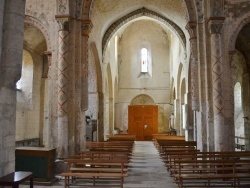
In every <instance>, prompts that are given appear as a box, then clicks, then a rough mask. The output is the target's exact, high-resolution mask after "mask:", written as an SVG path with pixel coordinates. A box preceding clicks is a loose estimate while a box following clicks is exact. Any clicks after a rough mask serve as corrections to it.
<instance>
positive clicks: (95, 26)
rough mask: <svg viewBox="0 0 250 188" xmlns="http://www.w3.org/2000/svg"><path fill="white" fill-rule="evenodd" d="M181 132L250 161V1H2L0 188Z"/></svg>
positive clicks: (204, 146)
mask: <svg viewBox="0 0 250 188" xmlns="http://www.w3.org/2000/svg"><path fill="white" fill-rule="evenodd" d="M171 131H174V134H176V135H177V136H184V137H185V140H186V141H197V148H198V149H199V150H200V151H234V150H237V149H240V150H244V151H249V150H250V140H249V139H250V0H0V176H3V175H5V174H8V173H10V172H13V171H15V166H16V156H15V151H16V148H18V147H19V146H37V147H44V148H54V149H55V157H56V159H64V158H67V157H69V156H71V155H74V154H76V153H78V152H79V151H82V150H84V149H85V148H86V142H87V141H96V142H101V141H106V140H107V137H106V136H107V135H115V134H132V135H136V140H137V141H151V140H152V135H153V134H161V133H169V132H171Z"/></svg>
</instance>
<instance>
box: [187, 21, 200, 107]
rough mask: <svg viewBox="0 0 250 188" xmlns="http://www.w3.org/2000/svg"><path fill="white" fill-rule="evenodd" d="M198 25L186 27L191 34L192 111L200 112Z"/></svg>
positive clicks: (192, 24) (193, 23)
mask: <svg viewBox="0 0 250 188" xmlns="http://www.w3.org/2000/svg"><path fill="white" fill-rule="evenodd" d="M196 28H197V23H196V22H189V23H188V24H187V26H186V29H187V30H188V32H189V34H190V39H189V41H190V49H191V50H190V53H191V55H190V71H191V92H192V97H191V99H192V110H195V111H198V110H199V88H198V54H197V29H196Z"/></svg>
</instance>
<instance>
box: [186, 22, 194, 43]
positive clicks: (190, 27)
mask: <svg viewBox="0 0 250 188" xmlns="http://www.w3.org/2000/svg"><path fill="white" fill-rule="evenodd" d="M186 29H187V30H188V32H189V35H190V40H192V39H197V22H188V23H187V25H186Z"/></svg>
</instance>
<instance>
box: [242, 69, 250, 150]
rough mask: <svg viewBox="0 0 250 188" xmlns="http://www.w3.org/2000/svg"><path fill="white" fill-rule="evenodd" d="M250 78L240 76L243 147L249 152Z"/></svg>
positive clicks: (247, 75)
mask: <svg viewBox="0 0 250 188" xmlns="http://www.w3.org/2000/svg"><path fill="white" fill-rule="evenodd" d="M249 81H250V78H249V74H248V73H245V74H244V75H243V76H242V90H243V91H242V107H243V113H244V117H243V118H244V132H245V136H244V137H245V138H246V140H245V145H246V150H247V151H250V140H249V139H250V114H249V102H250V100H249V97H250V96H249V91H250V82H249Z"/></svg>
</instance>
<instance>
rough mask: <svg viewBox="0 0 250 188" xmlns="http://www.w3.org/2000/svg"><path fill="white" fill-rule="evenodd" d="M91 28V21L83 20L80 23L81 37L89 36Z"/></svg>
mask: <svg viewBox="0 0 250 188" xmlns="http://www.w3.org/2000/svg"><path fill="white" fill-rule="evenodd" d="M92 27H93V24H92V22H91V20H83V21H82V35H83V36H87V37H88V36H89V33H90V31H91V29H92Z"/></svg>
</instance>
